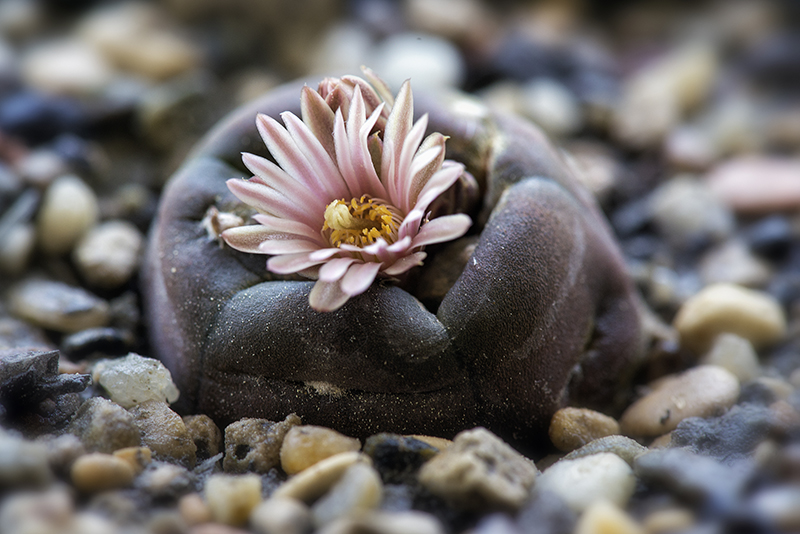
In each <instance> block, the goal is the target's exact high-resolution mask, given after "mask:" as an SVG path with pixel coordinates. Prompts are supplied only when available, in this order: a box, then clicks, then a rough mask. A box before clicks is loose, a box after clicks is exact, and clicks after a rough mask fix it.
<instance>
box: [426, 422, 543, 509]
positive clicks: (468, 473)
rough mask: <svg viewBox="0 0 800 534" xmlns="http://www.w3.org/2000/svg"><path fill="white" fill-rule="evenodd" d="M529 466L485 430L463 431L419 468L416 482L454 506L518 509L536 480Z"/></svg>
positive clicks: (534, 472)
mask: <svg viewBox="0 0 800 534" xmlns="http://www.w3.org/2000/svg"><path fill="white" fill-rule="evenodd" d="M536 474H537V469H536V466H534V465H533V462H531V461H530V460H528V459H527V458H525V457H524V456H522V455H521V454H519V453H518V452H517V451H515V450H514V449H512V448H511V447H510V446H509V445H507V444H506V443H505V442H503V441H502V440H501V439H500V438H498V437H497V436H495V435H494V434H492V433H491V432H489V431H488V430H486V429H485V428H480V427H479V428H475V429H473V430H465V431H463V432H461V433H459V434H458V435H456V437H455V439H454V440H453V445H451V446H450V447H448V448H447V449H446V450H445V451H443V452H441V453H439V454H438V455H436V456H434V457H433V458H432V459H431V460H430V461H429V462H427V463H426V464H425V465H423V466H422V469H421V470H420V472H419V482H420V483H421V484H422V485H423V486H425V487H426V488H427V489H428V490H429V491H430V492H431V493H433V494H435V495H438V496H440V497H442V498H444V499H445V500H447V501H450V502H452V503H453V504H455V505H456V506H459V507H462V508H472V509H476V508H477V509H486V508H489V509H490V508H508V509H518V508H520V507H521V506H522V504H523V503H524V502H525V500H526V499H527V498H528V496H529V493H530V489H531V487H532V486H533V484H534V482H535V480H536Z"/></svg>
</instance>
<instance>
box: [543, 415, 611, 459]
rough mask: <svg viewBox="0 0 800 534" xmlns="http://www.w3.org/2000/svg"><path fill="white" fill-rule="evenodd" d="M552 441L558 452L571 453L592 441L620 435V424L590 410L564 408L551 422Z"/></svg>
mask: <svg viewBox="0 0 800 534" xmlns="http://www.w3.org/2000/svg"><path fill="white" fill-rule="evenodd" d="M549 434H550V441H552V442H553V445H555V446H556V448H557V449H558V450H561V451H564V452H569V451H574V450H575V449H578V448H580V447H583V446H584V445H586V444H587V443H589V442H590V441H593V440H596V439H598V438H604V437H606V436H612V435H614V434H619V423H617V421H616V420H615V419H614V418H613V417H609V416H607V415H604V414H602V413H600V412H596V411H594V410H589V409H588V408H572V407H568V408H562V409H561V410H559V411H557V412H556V413H555V415H553V418H552V419H551V420H550V429H549Z"/></svg>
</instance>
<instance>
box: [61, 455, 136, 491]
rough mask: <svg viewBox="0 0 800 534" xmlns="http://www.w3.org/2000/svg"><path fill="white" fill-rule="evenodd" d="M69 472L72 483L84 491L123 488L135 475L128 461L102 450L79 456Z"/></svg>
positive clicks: (129, 483)
mask: <svg viewBox="0 0 800 534" xmlns="http://www.w3.org/2000/svg"><path fill="white" fill-rule="evenodd" d="M71 472H72V483H73V484H74V485H75V487H76V488H78V490H79V491H83V492H85V493H97V492H100V491H106V490H110V489H118V488H125V487H128V486H130V485H131V483H133V478H134V477H135V476H136V475H135V473H134V470H133V467H131V464H130V462H127V461H126V460H123V459H122V458H117V457H115V456H113V455H111V454H104V453H102V452H93V453H90V454H86V455H84V456H81V457H80V458H78V459H77V460H75V463H74V464H72V470H71Z"/></svg>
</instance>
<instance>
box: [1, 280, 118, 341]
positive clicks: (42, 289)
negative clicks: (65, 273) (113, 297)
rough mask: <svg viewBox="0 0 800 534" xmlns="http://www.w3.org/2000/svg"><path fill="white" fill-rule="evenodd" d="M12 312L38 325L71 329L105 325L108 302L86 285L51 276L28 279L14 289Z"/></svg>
mask: <svg viewBox="0 0 800 534" xmlns="http://www.w3.org/2000/svg"><path fill="white" fill-rule="evenodd" d="M8 304H9V308H10V310H11V312H12V313H13V314H14V315H16V316H18V317H21V318H23V319H26V320H28V321H30V322H32V323H33V324H35V325H37V326H41V327H42V328H47V329H49V330H55V331H57V332H64V333H71V332H77V331H79V330H84V329H86V328H95V327H99V326H105V325H106V324H107V323H108V321H109V306H108V302H106V301H105V300H103V299H101V298H99V297H96V296H95V295H93V294H91V293H89V292H88V291H86V290H85V289H82V288H80V287H73V286H69V285H67V284H64V283H62V282H55V281H51V280H40V279H27V280H25V281H22V282H20V283H19V284H17V285H16V286H14V287H13V288H12V289H11V293H10V295H9V300H8Z"/></svg>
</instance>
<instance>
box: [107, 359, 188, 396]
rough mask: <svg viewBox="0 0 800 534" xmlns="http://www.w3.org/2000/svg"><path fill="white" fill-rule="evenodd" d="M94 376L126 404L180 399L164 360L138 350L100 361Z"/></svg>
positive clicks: (110, 392)
mask: <svg viewBox="0 0 800 534" xmlns="http://www.w3.org/2000/svg"><path fill="white" fill-rule="evenodd" d="M92 378H93V379H94V381H95V382H96V383H97V384H100V385H101V386H103V389H105V390H106V392H107V393H108V395H109V397H111V400H113V401H114V402H116V403H117V404H119V405H120V406H122V407H123V408H132V407H133V406H136V405H137V404H141V403H143V402H147V401H160V402H170V403H172V402H175V401H176V400H178V395H179V392H178V388H177V387H175V384H174V383H173V382H172V374H170V372H169V370H168V369H167V368H166V367H164V364H163V363H161V362H160V361H158V360H154V359H153V358H145V357H143V356H139V355H138V354H134V353H130V354H128V355H127V356H125V357H124V358H116V359H113V360H101V361H99V362H97V364H95V366H94V370H93V371H92Z"/></svg>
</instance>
